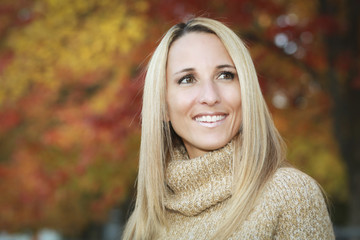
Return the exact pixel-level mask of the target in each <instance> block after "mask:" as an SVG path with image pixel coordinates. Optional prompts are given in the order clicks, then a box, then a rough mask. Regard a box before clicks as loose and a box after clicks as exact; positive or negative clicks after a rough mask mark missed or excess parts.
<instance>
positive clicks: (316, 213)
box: [159, 145, 335, 240]
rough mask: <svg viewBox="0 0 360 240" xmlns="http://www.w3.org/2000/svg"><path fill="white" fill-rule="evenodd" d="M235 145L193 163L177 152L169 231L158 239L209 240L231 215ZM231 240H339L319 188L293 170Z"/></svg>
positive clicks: (171, 173) (279, 175)
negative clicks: (227, 216) (233, 152)
mask: <svg viewBox="0 0 360 240" xmlns="http://www.w3.org/2000/svg"><path fill="white" fill-rule="evenodd" d="M232 156H233V155H232V150H231V147H230V145H227V146H225V147H224V148H222V149H220V150H216V151H213V152H209V153H206V154H205V155H204V156H201V157H197V158H194V159H188V157H187V154H186V151H185V150H184V149H182V150H177V151H176V154H175V158H174V159H172V160H171V162H170V163H169V165H168V168H167V171H166V178H167V184H168V186H169V192H168V193H167V195H166V200H165V206H166V217H167V223H168V227H167V228H166V229H164V230H163V231H162V232H161V233H160V236H159V239H184V240H185V239H186V240H188V239H196V240H199V239H209V238H210V237H211V236H212V235H213V234H214V233H215V232H216V230H217V227H218V226H219V223H221V222H223V220H224V218H225V217H226V215H227V209H228V207H229V204H228V203H229V199H230V198H231V197H232V195H231V185H232V177H231V162H232ZM230 239H326V240H329V239H335V237H334V233H333V228H332V224H331V221H330V218H329V214H328V211H327V207H326V204H325V201H324V198H323V196H322V192H321V191H320V189H319V187H318V185H317V183H316V182H315V181H314V180H313V179H312V178H311V177H309V176H308V175H306V174H304V173H302V172H300V171H299V170H296V169H294V168H280V169H278V170H277V171H276V173H275V174H274V176H273V177H272V178H271V179H270V180H269V181H268V183H267V184H266V185H265V187H264V190H263V192H262V193H261V195H260V197H259V199H258V201H256V204H255V207H254V208H253V210H252V211H251V213H250V215H249V216H248V217H247V219H246V220H245V221H244V222H243V223H242V224H241V225H239V226H238V228H237V230H236V231H235V232H234V233H233V235H232V236H231V238H230Z"/></svg>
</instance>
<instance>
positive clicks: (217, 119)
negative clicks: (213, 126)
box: [195, 115, 225, 123]
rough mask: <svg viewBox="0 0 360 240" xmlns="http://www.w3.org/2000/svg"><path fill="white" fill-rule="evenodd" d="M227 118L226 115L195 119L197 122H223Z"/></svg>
mask: <svg viewBox="0 0 360 240" xmlns="http://www.w3.org/2000/svg"><path fill="white" fill-rule="evenodd" d="M224 118H225V116H224V115H217V116H201V117H197V118H195V120H196V121H197V122H209V123H210V122H217V121H220V120H223V119H224Z"/></svg>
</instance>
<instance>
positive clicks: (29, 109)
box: [0, 0, 360, 240]
mask: <svg viewBox="0 0 360 240" xmlns="http://www.w3.org/2000/svg"><path fill="white" fill-rule="evenodd" d="M359 13H360V1H358V0H292V1H288V0H225V1H221V0H208V1H194V0H183V1H180V0H134V1H131V0H118V1H116V0H86V1H85V0H0V240H5V239H6V240H10V239H24V240H25V239H26V240H27V239H42V240H62V239H64V240H65V239H69V240H82V239H94V240H95V239H101V240H112V239H119V236H120V234H121V231H122V227H123V224H124V222H125V221H126V218H127V217H128V215H129V211H130V210H129V209H130V203H131V201H132V200H133V197H134V185H135V180H136V172H137V160H138V151H139V141H140V118H139V116H140V111H141V95H142V84H143V79H144V71H145V68H146V63H147V61H148V60H149V56H150V55H151V53H152V52H153V50H154V48H155V47H156V44H157V43H158V41H159V39H160V38H161V36H162V35H163V34H164V32H165V31H166V30H168V28H169V27H170V26H172V25H173V24H175V23H177V22H179V21H183V20H186V19H188V18H189V17H191V16H205V17H212V18H215V19H218V20H220V21H222V22H224V23H226V24H227V25H228V26H229V27H230V28H232V29H233V30H234V31H235V32H236V33H238V34H239V36H241V38H242V39H243V40H244V41H245V42H246V43H247V45H248V47H249V49H250V52H251V55H252V57H253V60H254V62H255V65H256V68H257V71H258V76H259V80H260V84H261V87H262V90H263V94H264V96H265V98H266V100H267V103H268V105H269V108H270V110H271V112H272V114H273V118H274V121H275V123H276V126H277V127H278V129H279V130H280V132H281V134H282V135H283V137H284V138H285V141H286V142H287V144H288V159H289V161H290V162H291V163H292V164H293V165H295V166H297V167H298V168H299V169H301V170H303V171H304V172H306V173H308V174H309V175H311V176H312V177H314V178H315V179H316V180H317V181H318V182H319V183H320V184H321V185H322V186H323V188H324V190H325V191H326V193H327V194H328V197H329V202H330V204H329V208H330V210H331V217H332V220H333V222H334V225H335V226H336V229H335V230H336V234H337V236H338V237H337V238H338V239H350V238H351V236H353V237H354V236H356V235H357V236H360V229H359V227H360V111H359V110H360V107H359V105H360V71H359V69H360V56H359V47H360V39H359V33H360V25H359V24H360V18H359ZM352 239H355V238H352Z"/></svg>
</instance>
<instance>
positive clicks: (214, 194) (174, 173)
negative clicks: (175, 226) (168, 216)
mask: <svg viewBox="0 0 360 240" xmlns="http://www.w3.org/2000/svg"><path fill="white" fill-rule="evenodd" d="M232 157H233V152H232V148H231V143H228V144H227V145H226V146H224V147H223V148H221V149H218V150H215V151H212V152H208V153H206V154H205V155H203V156H200V157H197V158H193V159H189V157H188V155H187V153H186V150H185V148H184V147H180V148H177V149H175V153H174V157H173V159H171V161H170V162H169V165H168V167H167V170H166V183H167V185H168V187H169V191H168V193H167V194H166V198H165V207H166V208H167V209H168V210H172V211H176V212H180V213H182V214H184V215H186V216H194V215H197V214H199V213H201V212H202V211H204V210H205V209H207V208H209V207H211V206H214V205H216V204H217V203H220V202H222V201H224V200H226V199H227V198H229V197H230V196H231V185H232V174H231V172H232V170H231V169H232V167H231V166H232Z"/></svg>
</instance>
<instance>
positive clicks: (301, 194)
mask: <svg viewBox="0 0 360 240" xmlns="http://www.w3.org/2000/svg"><path fill="white" fill-rule="evenodd" d="M263 198H265V199H268V200H271V202H272V204H273V205H274V206H273V207H275V208H276V209H277V211H279V212H288V213H290V212H292V213H293V214H297V213H299V212H301V214H303V213H305V212H308V211H310V212H317V211H319V210H320V211H326V213H327V207H326V202H325V199H324V194H323V192H322V190H321V188H320V186H319V184H318V183H317V182H316V181H315V180H314V179H313V178H312V177H310V176H309V175H307V174H305V173H303V172H301V171H299V170H297V169H295V168H290V167H286V168H280V169H278V170H277V171H276V172H275V174H274V176H273V177H272V178H271V179H270V180H269V181H268V183H267V184H266V186H265V190H264V193H263ZM305 209H307V210H306V211H305Z"/></svg>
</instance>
